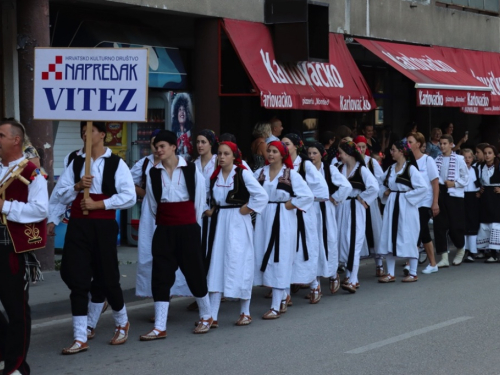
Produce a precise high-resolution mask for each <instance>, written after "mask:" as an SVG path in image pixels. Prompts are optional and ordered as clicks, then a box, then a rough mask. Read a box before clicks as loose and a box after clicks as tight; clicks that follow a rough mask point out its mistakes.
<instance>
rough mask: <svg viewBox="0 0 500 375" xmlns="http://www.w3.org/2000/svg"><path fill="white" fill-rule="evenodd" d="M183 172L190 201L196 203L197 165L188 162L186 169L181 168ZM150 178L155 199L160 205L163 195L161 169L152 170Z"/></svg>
mask: <svg viewBox="0 0 500 375" xmlns="http://www.w3.org/2000/svg"><path fill="white" fill-rule="evenodd" d="M181 170H182V174H183V175H184V180H186V187H187V191H188V194H189V200H190V201H192V202H194V196H195V193H196V179H195V175H196V165H195V164H194V163H192V162H190V161H188V162H187V165H186V166H185V167H181ZM149 176H150V177H151V186H152V188H153V196H154V197H155V200H156V203H158V205H160V203H161V193H162V182H161V169H160V168H151V169H150V170H149Z"/></svg>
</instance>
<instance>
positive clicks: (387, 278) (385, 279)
mask: <svg viewBox="0 0 500 375" xmlns="http://www.w3.org/2000/svg"><path fill="white" fill-rule="evenodd" d="M395 281H396V278H395V277H394V276H391V275H390V274H387V275H385V276H382V277H381V278H379V279H378V282H379V283H384V284H386V283H393V282H395Z"/></svg>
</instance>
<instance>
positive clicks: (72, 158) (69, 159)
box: [66, 150, 80, 168]
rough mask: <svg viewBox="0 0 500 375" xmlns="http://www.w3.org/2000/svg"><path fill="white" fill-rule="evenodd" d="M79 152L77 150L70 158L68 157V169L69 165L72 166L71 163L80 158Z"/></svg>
mask: <svg viewBox="0 0 500 375" xmlns="http://www.w3.org/2000/svg"><path fill="white" fill-rule="evenodd" d="M78 151H80V150H75V151H73V152H72V153H71V154H69V156H68V164H67V165H66V168H68V167H69V165H70V164H71V162H72V161H73V160H75V158H76V157H77V156H78Z"/></svg>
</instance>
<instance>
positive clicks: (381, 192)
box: [378, 167, 392, 204]
mask: <svg viewBox="0 0 500 375" xmlns="http://www.w3.org/2000/svg"><path fill="white" fill-rule="evenodd" d="M391 170H392V167H389V168H387V170H386V171H385V172H384V174H383V176H382V181H381V182H380V185H379V191H378V197H379V198H380V201H381V202H382V204H386V203H387V199H388V198H389V197H388V196H385V192H386V191H387V190H388V187H386V186H385V185H384V181H385V180H386V178H387V174H388V173H390V172H391Z"/></svg>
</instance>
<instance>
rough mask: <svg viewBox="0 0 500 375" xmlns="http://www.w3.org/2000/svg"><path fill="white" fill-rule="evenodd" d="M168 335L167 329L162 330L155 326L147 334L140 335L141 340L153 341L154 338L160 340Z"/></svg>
mask: <svg viewBox="0 0 500 375" xmlns="http://www.w3.org/2000/svg"><path fill="white" fill-rule="evenodd" d="M166 337H167V331H160V330H158V329H156V328H153V329H152V330H151V331H149V332H148V333H146V334H145V335H141V336H139V340H140V341H152V340H160V339H164V338H166Z"/></svg>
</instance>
